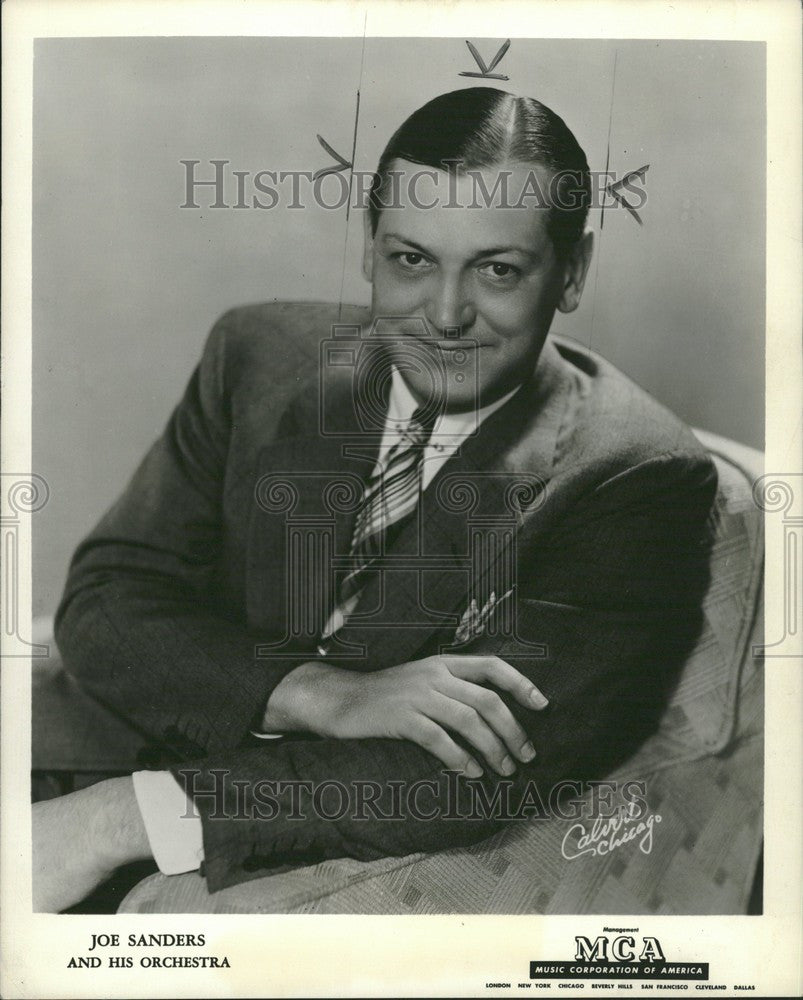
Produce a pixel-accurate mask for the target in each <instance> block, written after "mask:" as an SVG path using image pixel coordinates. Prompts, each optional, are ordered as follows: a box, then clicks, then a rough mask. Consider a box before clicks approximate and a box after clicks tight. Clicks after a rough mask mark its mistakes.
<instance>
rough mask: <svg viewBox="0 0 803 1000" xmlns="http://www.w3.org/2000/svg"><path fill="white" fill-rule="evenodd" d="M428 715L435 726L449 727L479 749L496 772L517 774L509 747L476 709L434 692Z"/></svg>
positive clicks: (428, 704)
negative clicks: (435, 723)
mask: <svg viewBox="0 0 803 1000" xmlns="http://www.w3.org/2000/svg"><path fill="white" fill-rule="evenodd" d="M425 711H426V713H427V715H428V716H429V718H430V719H432V720H433V721H434V722H437V723H438V724H439V725H441V726H448V728H449V729H451V730H452V731H453V732H455V733H458V734H459V735H460V736H462V737H463V739H464V740H465V741H466V742H467V743H470V744H471V745H472V746H473V747H476V749H477V750H479V752H480V753H481V754H482V756H483V757H484V758H485V760H487V761H488V763H489V764H490V765H491V767H492V768H493V769H494V771H497V772H498V773H499V774H504V775H510V774H513V772H514V771H515V770H516V764H515V761H514V760H513V758H512V757H511V756H510V754H509V753H508V750H507V747H506V746H505V744H504V743H503V742H502V740H500V739H499V737H498V736H497V735H496V733H495V732H494V731H493V730H492V729H491V727H490V726H489V725H488V723H487V722H486V721H485V720H484V719H483V717H482V716H481V715H480V713H479V712H478V711H477V710H476V708H472V706H471V705H467V704H466V703H465V702H463V701H456V700H455V699H453V698H449V697H447V696H446V695H443V694H440V693H439V692H433V694H432V697H431V699H430V700H429V702H428V703H427V707H426V709H425Z"/></svg>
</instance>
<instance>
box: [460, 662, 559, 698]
mask: <svg viewBox="0 0 803 1000" xmlns="http://www.w3.org/2000/svg"><path fill="white" fill-rule="evenodd" d="M444 659H445V661H446V665H447V668H448V670H449V672H450V673H452V674H454V676H455V677H462V678H463V679H464V680H467V681H474V682H475V683H477V682H482V681H488V682H489V683H491V684H493V685H494V686H495V687H498V688H501V689H502V690H503V691H508V692H509V693H510V694H512V695H513V697H514V698H515V699H516V701H518V702H519V703H520V704H522V705H523V706H524V707H525V708H534V709H539V710H540V709H543V708H546V707H547V705H548V704H549V701H548V700H547V699H546V698H545V697H544V695H543V693H542V692H541V691H540V690H539V689H538V688H537V687H536V686H535V684H533V682H532V681H531V680H530V679H529V678H528V677H525V676H524V674H523V673H521V671H519V670H516V668H515V667H512V666H511V665H510V664H509V663H506V662H505V661H504V660H502V659H500V657H498V656H446V657H444Z"/></svg>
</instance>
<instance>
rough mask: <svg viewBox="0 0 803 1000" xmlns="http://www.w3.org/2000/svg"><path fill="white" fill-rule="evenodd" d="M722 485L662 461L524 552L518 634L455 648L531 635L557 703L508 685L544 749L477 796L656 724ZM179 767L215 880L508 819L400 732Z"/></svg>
mask: <svg viewBox="0 0 803 1000" xmlns="http://www.w3.org/2000/svg"><path fill="white" fill-rule="evenodd" d="M715 492H716V472H715V469H714V467H713V464H712V463H711V462H710V460H709V459H708V458H707V457H706V456H705V455H703V454H701V453H691V452H689V453H682V454H667V455H662V456H658V457H656V458H653V459H650V460H648V461H646V462H644V463H642V464H639V465H637V466H635V467H633V468H630V469H628V470H626V471H623V472H621V473H620V474H617V475H615V476H613V477H612V478H610V479H608V480H607V481H605V482H603V483H601V484H600V485H599V486H598V487H597V488H596V489H592V490H591V491H590V492H589V493H588V494H587V495H586V496H585V497H584V498H582V499H581V500H579V501H578V502H577V503H576V504H575V506H574V508H573V509H571V510H570V511H569V512H568V514H567V515H566V516H565V517H564V518H563V520H562V521H561V522H560V523H559V524H557V525H555V526H554V530H552V531H550V533H549V535H548V537H547V536H542V537H540V538H538V539H535V540H533V542H532V545H531V551H529V552H523V553H520V559H519V566H518V576H519V578H518V583H517V591H518V600H517V604H516V611H517V621H516V637H515V638H507V639H502V640H499V639H496V640H492V639H490V638H482V637H481V638H479V639H477V640H475V641H474V642H472V643H471V644H470V645H469V646H466V647H465V651H466V652H472V653H488V654H491V653H495V654H498V655H500V656H502V657H503V658H504V657H505V656H512V654H513V653H519V654H520V652H521V649H522V648H527V644H530V646H529V648H532V646H531V644H533V643H539V644H541V647H542V650H543V653H544V655H536V656H532V655H530V656H528V655H526V654H524V655H517V656H516V658H515V659H511V662H513V663H514V664H515V666H516V667H517V668H518V669H520V670H521V671H523V672H524V673H526V674H527V675H528V676H529V677H530V679H531V680H532V681H533V682H534V683H535V684H537V685H538V687H539V688H540V689H541V690H542V691H543V692H544V693H545V694H546V696H547V697H548V698H549V701H550V705H549V708H548V709H547V710H546V711H544V712H528V711H527V710H526V709H523V708H521V707H520V706H519V705H518V704H517V703H515V702H513V701H512V700H511V699H509V698H508V697H507V696H505V700H506V702H507V704H508V705H509V707H510V708H511V710H512V711H513V713H514V714H515V715H516V717H517V718H518V720H519V721H520V723H521V724H522V726H523V727H524V729H525V730H526V731H527V733H528V735H529V736H530V738H531V739H532V741H533V743H534V744H535V747H536V750H537V756H536V758H535V760H534V761H533V762H532V763H531V764H529V765H526V766H524V765H521V764H520V765H519V766H518V771H517V774H516V776H515V777H514V778H513V779H501V778H499V777H496V776H494V775H493V774H492V773H488V771H487V770H486V773H485V775H484V776H483V778H482V779H480V781H479V782H477V783H474V786H475V792H476V791H478V789H477V785H481V786H482V788H483V791H484V795H485V799H486V801H490V800H492V798H493V796H494V794H495V793H496V792H497V790H498V786H499V785H500V784H501V783H503V782H506V783H507V784H508V789H507V792H508V794H509V796H510V797H511V801H515V800H516V796H518V797H519V800H521V799H522V798H523V797H526V793H527V788H528V787H529V785H530V783H532V782H534V783H535V786H536V787H537V791H538V795H539V797H540V799H541V800H542V801H543V802H546V801H548V799H549V794H550V790H551V789H552V788H553V787H554V786H555V785H556V784H557V783H558V782H560V781H563V780H583V779H589V778H595V777H596V778H599V777H603V776H604V775H605V774H606V773H609V771H610V769H611V768H612V767H613V766H615V765H616V764H617V763H619V762H621V761H623V760H625V759H627V757H628V756H630V755H631V754H632V753H633V752H634V751H635V749H636V748H637V747H638V746H639V744H640V743H641V742H642V741H643V740H644V739H645V738H646V736H647V735H649V734H650V733H651V732H652V731H654V729H655V728H656V727H657V725H658V722H659V720H660V717H661V714H662V712H663V710H664V708H665V706H666V703H667V699H668V697H669V695H670V693H671V690H672V687H673V684H674V683H675V682H676V680H677V676H678V672H679V669H680V668H681V666H682V664H683V663H684V662H685V659H686V657H687V655H688V653H689V652H690V650H691V647H692V645H693V643H694V642H695V640H696V638H697V636H698V634H699V630H700V626H701V622H702V611H701V605H702V600H703V597H704V595H705V592H706V589H707V586H708V582H709V568H708V567H709V554H710V536H711V524H712V517H711V510H712V505H713V500H714V495H715ZM522 640H523V641H524V646H522ZM172 770H173V773H174V774H175V775H176V777H177V778H178V779H179V781H181V782H183V783H184V784H185V787H186V788H187V790H188V792H189V793H190V794H192V796H193V798H194V800H195V802H196V805H197V807H198V809H199V811H200V813H201V816H202V821H203V827H204V849H205V857H206V861H205V873H206V876H207V880H208V884H209V887H210V889H211V890H212V891H216V890H218V889H221V888H224V887H226V886H228V885H233V884H236V883H237V882H241V881H245V880H247V879H249V878H255V877H259V876H261V875H264V874H265V873H266V871H267V870H270V869H275V868H276V867H277V866H281V865H286V864H290V865H293V864H295V865H298V864H302V863H309V862H314V861H320V860H323V859H326V858H334V857H342V856H349V857H354V858H357V859H361V860H370V859H374V858H377V857H382V856H388V855H405V854H409V853H412V852H416V851H434V850H441V849H444V848H447V847H451V846H460V845H468V844H470V843H473V842H476V841H478V840H481V839H484V838H485V837H487V836H489V835H490V834H492V833H493V832H495V831H496V830H497V829H498V828H499V824H500V823H501V822H504V821H505V819H504V818H500V817H499V816H494V815H493V814H491V815H490V816H489V817H486V816H485V815H483V814H482V813H480V814H479V815H478V814H476V809H475V808H474V805H475V803H476V801H477V800H476V796H472V795H471V794H470V783H468V782H466V781H465V779H463V778H462V777H461V778H460V779H459V781H456V780H455V776H454V774H452V775H449V774H447V773H446V772H444V771H443V770H442V767H441V765H440V764H439V762H438V761H437V760H436V759H435V758H434V757H432V756H431V755H430V754H428V753H427V752H426V751H424V750H422V749H420V748H419V747H418V746H416V745H414V744H412V743H409V742H407V741H396V740H385V739H367V740H342V741H338V740H332V739H322V740H293V739H288V740H285V741H284V742H282V743H281V744H278V745H277V744H271V745H267V746H264V745H263V746H259V747H254V748H248V749H245V750H240V751H237V752H236V753H234V754H223V755H219V756H214V755H213V756H212V757H209V758H206V759H204V760H202V761H201V762H193V763H191V764H188V765H186V766H181V767H179V766H176V767H174V768H172ZM366 798H370V799H372V801H371V803H370V808H369V807H367V806H366ZM344 805H345V810H344V808H343V807H344ZM472 813H474V815H472ZM433 814H434V817H433ZM302 817H303V819H302ZM461 817H462V818H461Z"/></svg>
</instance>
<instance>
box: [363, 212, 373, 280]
mask: <svg viewBox="0 0 803 1000" xmlns="http://www.w3.org/2000/svg"><path fill="white" fill-rule="evenodd" d="M362 232H363V247H362V273H363V276H364V278H365V280H366V281H373V277H374V234H373V231H372V230H371V213H370V212H369V211H368V209H367V208H366V209H365V211H364V212H363V213H362Z"/></svg>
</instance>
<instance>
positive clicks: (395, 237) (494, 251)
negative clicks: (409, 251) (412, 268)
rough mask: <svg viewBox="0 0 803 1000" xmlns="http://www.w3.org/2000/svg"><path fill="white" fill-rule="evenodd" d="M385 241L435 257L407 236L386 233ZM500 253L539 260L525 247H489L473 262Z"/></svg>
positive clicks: (480, 252)
mask: <svg viewBox="0 0 803 1000" xmlns="http://www.w3.org/2000/svg"><path fill="white" fill-rule="evenodd" d="M382 240H383V241H387V240H396V242H397V243H404V244H405V246H408V247H414V248H415V249H416V250H417V251H418V252H419V253H423V254H426V256H427V257H434V256H435V255H434V254H433V252H432V251H431V250H427V248H426V247H422V246H421V244H420V243H416V242H415V240H411V239H409V238H408V237H406V236H402V235H401V234H400V233H385V235H384V236H383V237H382ZM500 253H518V254H521V255H522V256H523V257H528V258H529V259H530V260H537V259H538V254H537V253H534V252H533V251H532V250H527V249H526V248H525V247H519V246H514V245H510V246H498V247H488V248H487V249H484V250H479V251H478V252H477V253H475V254H474V255H473V257H472V258H471V260H480V259H481V258H483V257H494V256H496V255H497V254H500Z"/></svg>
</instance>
